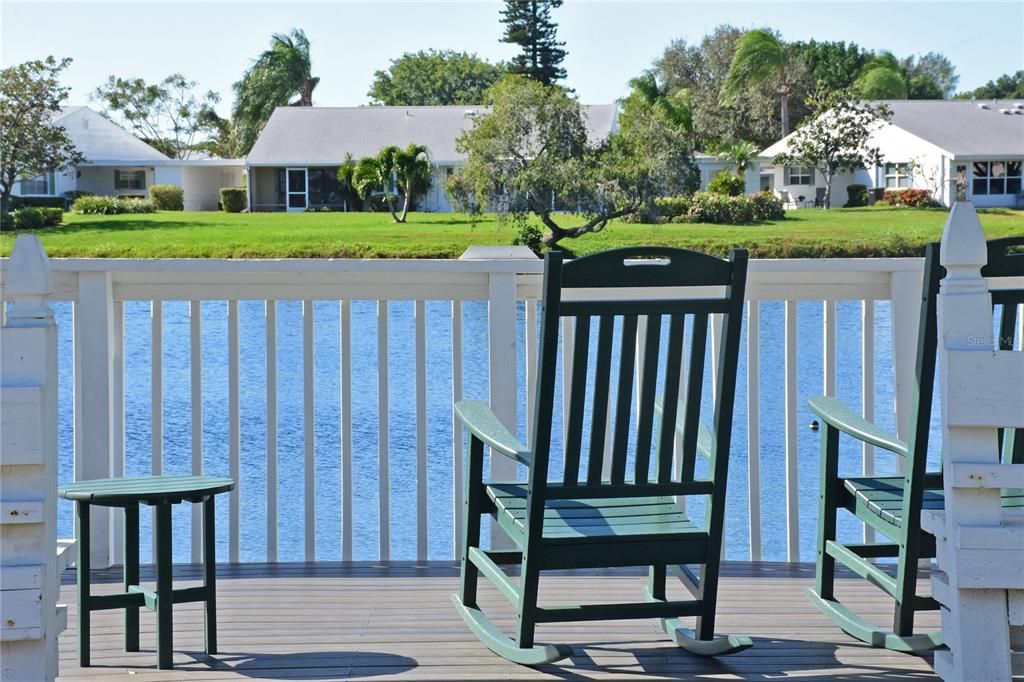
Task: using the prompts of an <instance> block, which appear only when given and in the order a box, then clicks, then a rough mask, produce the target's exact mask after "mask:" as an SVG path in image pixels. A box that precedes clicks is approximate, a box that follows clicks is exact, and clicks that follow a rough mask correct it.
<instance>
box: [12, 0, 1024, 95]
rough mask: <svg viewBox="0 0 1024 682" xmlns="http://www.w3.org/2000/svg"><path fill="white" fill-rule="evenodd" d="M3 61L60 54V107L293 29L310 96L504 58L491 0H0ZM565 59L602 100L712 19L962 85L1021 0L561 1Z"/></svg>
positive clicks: (1005, 31)
mask: <svg viewBox="0 0 1024 682" xmlns="http://www.w3.org/2000/svg"><path fill="white" fill-rule="evenodd" d="M0 2H2V4H0V24H2V28H0V60H2V62H3V64H4V65H5V66H6V65H9V64H12V63H17V62H21V61H25V60H28V59H35V58H40V57H45V56H46V55H48V54H53V55H55V56H68V57H72V58H73V59H74V64H73V65H72V66H71V67H70V68H69V70H68V71H67V72H66V77H65V83H66V84H67V85H69V86H71V88H72V90H71V98H70V103H71V104H88V103H89V96H90V93H91V92H92V90H93V89H95V87H96V86H97V85H99V84H100V83H102V82H103V81H104V80H106V77H107V76H108V75H110V74H117V75H119V76H132V77H136V76H137V77H142V78H145V79H147V80H151V81H155V80H159V79H161V78H163V77H164V76H166V75H168V74H170V73H174V72H181V73H183V74H185V75H186V76H187V77H189V78H191V79H194V80H197V81H199V83H200V85H201V87H202V88H203V89H204V90H205V89H213V90H216V91H219V92H220V93H221V95H222V97H223V101H222V103H221V105H220V107H219V109H220V110H221V112H222V113H226V112H227V111H228V109H229V107H230V103H231V84H232V83H233V82H234V81H236V80H238V78H239V76H240V75H241V74H242V72H243V71H244V70H245V69H246V67H247V66H248V64H249V63H250V60H251V59H252V58H254V57H255V56H256V55H258V54H259V53H260V52H261V51H262V50H263V49H265V48H266V46H267V43H268V41H269V38H270V35H271V34H272V33H274V32H283V31H287V30H289V29H291V28H292V27H298V28H302V29H304V30H305V31H306V34H307V35H308V36H309V38H310V41H311V42H312V46H313V47H312V52H313V62H314V73H315V74H316V75H318V76H320V79H321V80H320V85H319V86H318V87H317V89H316V92H315V93H314V99H315V102H316V104H317V105H322V106H353V105H359V104H365V103H367V101H368V100H367V96H366V91H367V90H368V88H369V85H370V82H371V80H372V77H373V72H374V71H375V70H377V69H383V68H386V67H387V66H388V64H389V61H390V60H391V59H392V58H395V57H398V56H399V55H401V54H402V53H403V52H405V51H414V50H418V49H426V48H438V49H447V48H450V49H456V50H466V51H469V52H475V53H477V54H478V55H480V56H482V57H486V58H488V59H492V60H498V59H508V58H509V57H511V56H512V55H513V54H514V53H515V48H514V47H513V46H511V45H506V44H504V43H501V42H499V38H500V35H501V31H502V25H501V24H500V23H499V22H498V11H499V9H500V7H501V6H502V3H500V2H462V3H441V2H423V1H421V2H404V3H398V2H375V3H368V2H363V3H349V2H312V3H299V2H293V3H285V2H273V3H271V2H266V3H260V2H225V3H207V2H177V3H156V2H149V1H147V0H133V1H132V2H112V3H95V2H64V3H56V2H45V1H42V2H41V1H36V2H9V1H7V0H0ZM554 16H555V19H556V20H557V21H558V24H559V36H560V38H561V39H562V40H564V41H565V43H566V48H567V49H568V51H569V56H568V58H567V59H566V62H565V67H566V69H567V70H568V73H569V77H568V82H567V84H568V85H569V86H570V87H572V88H574V89H575V90H576V92H577V93H578V94H579V96H580V99H581V100H582V101H583V102H586V103H601V102H610V101H612V100H614V99H616V98H618V97H620V96H621V95H623V94H624V91H625V89H626V82H627V81H628V80H629V79H630V78H632V77H633V76H635V75H636V74H638V73H639V72H640V71H642V70H643V69H645V68H647V67H649V66H650V64H651V62H652V61H653V60H654V59H655V58H656V57H657V56H658V55H660V54H661V52H662V51H663V50H664V48H665V46H666V45H667V44H668V43H669V42H670V41H672V40H673V39H676V38H683V39H686V40H687V41H691V42H693V41H699V40H700V38H701V37H702V36H703V35H704V34H706V33H707V32H709V31H710V30H711V29H713V28H714V27H715V26H717V25H718V24H722V23H731V24H735V25H737V26H741V27H757V26H766V25H767V26H771V27H773V28H775V29H778V30H779V31H781V33H782V35H783V37H784V38H785V39H786V40H806V39H810V38H814V39H817V40H846V41H853V42H856V43H858V44H860V45H861V46H863V47H867V48H871V49H874V50H890V51H892V52H894V53H895V54H896V55H897V56H901V57H902V56H904V55H908V54H923V53H926V52H929V51H939V52H942V53H944V54H945V55H946V56H947V57H949V58H950V59H951V60H952V61H953V63H954V64H955V65H956V67H957V70H958V72H959V74H960V85H959V89H961V90H966V89H973V88H975V87H977V86H979V85H981V84H983V83H985V82H986V81H988V80H991V79H993V78H996V77H997V76H999V75H1000V74H1003V73H1008V72H1014V71H1016V70H1018V69H1022V68H1024V3H1022V2H1020V1H1019V0H1016V1H1010V2H985V3H983V2H931V3H913V2H888V3H881V2H863V1H862V2H850V1H848V0H847V1H843V2H823V1H819V2H809V3H797V2H744V3H739V2H735V3H734V2H713V3H712V2H659V3H653V2H632V1H628V0H626V1H624V0H619V1H618V2H608V1H597V0H589V1H584V0H567V1H566V2H565V4H564V5H563V6H562V7H561V8H560V9H558V10H556V11H555V13H554Z"/></svg>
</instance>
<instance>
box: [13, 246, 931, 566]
mask: <svg viewBox="0 0 1024 682" xmlns="http://www.w3.org/2000/svg"><path fill="white" fill-rule="evenodd" d="M4 263H6V261H4ZM51 263H52V269H53V280H54V287H55V294H54V296H53V299H52V300H55V301H71V302H73V317H74V396H75V399H74V416H75V418H74V424H75V426H74V453H75V465H74V472H75V474H74V475H75V477H76V478H77V479H82V478H100V477H107V476H112V475H113V476H118V475H123V474H124V473H125V471H126V468H125V452H126V445H125V443H126V439H125V407H126V400H125V395H126V392H125V379H126V377H125V371H124V368H125V343H126V338H125V304H126V302H130V301H148V302H150V305H151V310H152V315H151V329H150V334H151V351H150V352H151V373H152V374H151V378H150V382H151V384H150V405H151V415H150V419H151V446H152V458H151V470H152V472H153V473H155V474H158V473H160V472H161V466H162V464H161V463H162V461H163V457H162V447H163V443H164V425H165V416H166V415H165V406H164V403H163V388H162V382H163V379H164V367H163V358H164V340H165V336H166V334H165V330H164V326H163V322H164V312H163V311H164V303H165V302H167V301H189V302H190V303H189V309H190V313H191V314H190V316H189V333H188V337H189V342H190V351H189V353H190V359H191V365H190V370H189V371H190V373H191V376H190V382H191V383H190V386H191V388H190V390H191V393H190V410H191V415H190V417H191V420H192V421H191V423H192V424H202V423H203V392H204V386H203V379H204V377H203V371H202V350H203V344H204V334H203V328H202V316H201V315H200V310H201V302H203V301H226V302H227V304H226V308H227V358H226V361H227V362H226V364H227V386H226V387H225V389H226V390H225V391H224V393H225V395H226V397H227V403H228V409H227V419H228V425H227V434H228V438H227V440H228V443H227V450H228V461H229V473H230V475H231V476H232V477H233V478H235V479H236V481H240V474H241V457H240V453H241V443H242V442H243V440H242V438H243V435H244V434H243V432H242V428H243V427H242V421H241V418H240V413H241V408H242V404H241V392H240V351H239V348H240V341H239V301H243V300H247V301H248V300H257V301H262V302H264V309H265V339H264V341H263V343H265V348H266V350H267V352H266V358H265V365H266V366H265V372H266V377H268V378H269V380H267V381H266V387H265V390H266V414H265V415H264V417H265V424H266V426H265V430H266V434H265V443H266V445H265V454H266V460H265V467H266V490H267V498H266V501H265V505H266V518H265V519H251V518H249V517H248V516H246V517H245V518H244V523H245V524H246V525H248V524H263V523H265V536H266V538H267V549H266V556H265V558H266V560H267V561H277V560H278V552H277V546H278V539H279V538H278V526H279V523H280V522H281V518H279V514H280V513H279V510H280V505H279V499H278V492H277V490H278V481H279V476H278V475H279V471H278V464H279V462H278V459H279V458H278V452H279V448H280V446H281V442H282V438H286V437H289V436H288V435H287V434H281V433H279V432H278V430H277V424H278V416H279V415H278V412H277V406H278V402H279V400H287V401H294V404H298V403H301V405H302V423H303V429H302V441H303V449H302V452H303V458H302V460H303V468H304V476H303V480H304V493H303V494H304V505H303V509H304V518H303V519H302V527H303V529H304V533H305V536H304V556H305V559H306V560H308V561H313V560H316V559H317V556H318V553H317V534H316V531H317V528H316V517H317V514H318V513H320V514H322V513H325V510H318V509H317V508H316V504H317V496H316V494H315V493H314V492H313V491H315V490H316V486H317V480H316V462H315V450H314V446H315V430H314V426H315V422H314V417H315V406H316V404H317V400H318V396H317V395H316V392H315V391H314V376H315V373H316V365H315V364H314V358H315V357H316V354H317V349H316V348H315V344H314V340H315V337H314V319H313V317H314V305H313V302H314V301H337V302H338V330H337V333H338V334H339V342H338V343H339V357H338V358H336V359H332V360H331V362H336V363H337V365H335V366H336V367H338V372H339V376H340V395H339V396H338V406H339V413H338V415H337V419H338V424H339V432H340V436H339V438H340V451H339V452H338V455H337V456H338V460H339V463H340V466H339V469H340V478H341V490H340V493H339V497H340V504H341V510H340V515H341V523H342V529H341V533H342V538H341V543H340V544H341V551H340V554H341V558H342V559H343V560H349V559H352V558H353V548H354V546H355V540H356V538H355V535H354V533H355V532H356V530H355V528H354V524H353V499H354V496H355V495H357V494H358V493H359V485H360V484H359V482H358V481H354V479H353V447H354V444H353V439H352V407H353V396H352V391H353V363H354V362H356V363H358V362H361V361H362V358H353V347H352V339H353V338H354V337H353V335H354V334H355V335H358V334H359V332H360V331H361V330H360V329H359V328H358V326H357V325H354V324H353V314H352V312H353V301H366V300H369V301H376V302H377V319H376V330H375V333H376V334H377V336H376V338H377V344H378V347H377V353H378V357H380V358H386V357H389V353H390V351H389V334H388V324H389V319H388V302H389V301H393V300H401V301H414V304H413V306H414V313H415V323H414V337H415V338H414V339H413V340H412V346H413V348H414V349H415V352H414V365H413V366H414V372H415V378H414V382H413V384H414V386H415V389H414V394H415V395H414V404H415V415H416V428H415V436H414V438H415V441H416V448H415V453H416V467H415V470H416V477H417V488H416V502H415V508H416V524H415V528H416V557H417V558H418V559H419V560H425V559H427V558H428V529H429V528H430V526H431V524H433V523H436V522H439V520H437V519H431V518H428V488H427V485H426V484H425V481H426V480H427V468H428V467H427V465H428V448H427V439H428V419H429V417H428V411H427V387H428V371H427V369H428V363H430V362H431V359H432V358H433V357H435V356H434V355H433V354H432V353H431V352H430V349H429V348H428V347H427V329H426V322H425V317H426V302H427V301H438V300H440V301H448V302H450V306H451V310H452V315H451V328H450V339H451V348H452V349H453V350H452V352H451V356H450V358H444V361H445V362H446V363H449V362H450V373H451V380H452V381H451V386H452V389H451V394H452V395H451V398H452V400H458V399H460V398H461V397H462V391H463V388H462V387H463V379H464V365H463V352H462V349H463V347H464V344H467V345H471V344H483V343H487V347H488V358H489V360H488V371H489V399H490V402H491V404H492V406H493V407H494V409H495V410H496V412H497V413H498V414H499V416H500V417H501V418H502V419H503V420H505V421H506V423H509V424H516V423H517V415H518V414H519V412H520V410H526V411H527V412H526V419H527V421H528V422H530V421H532V418H533V415H532V414H530V413H529V410H530V409H531V408H532V402H531V401H529V400H527V401H526V402H525V404H521V403H522V401H521V399H520V396H521V395H523V393H522V392H521V391H520V387H519V386H518V385H517V381H518V376H517V363H516V362H514V361H512V358H517V357H525V361H524V362H525V371H524V373H523V374H524V376H525V379H526V383H527V386H526V387H525V388H526V392H525V395H532V384H533V382H534V381H535V378H536V376H537V371H536V369H537V368H536V359H535V358H536V334H525V333H522V328H521V327H519V326H518V325H520V324H523V323H525V325H526V328H527V329H534V330H535V329H536V328H537V327H536V324H537V321H538V316H537V306H536V304H535V303H536V300H537V298H538V296H539V293H540V281H541V274H542V263H541V261H539V260H537V259H534V258H527V259H518V258H511V259H482V260H281V261H230V260H103V259H95V260H93V259H90V260H78V259H68V260H63V259H54V260H52V261H51ZM921 268H922V262H921V260H920V259H913V258H910V259H823V260H771V261H757V260H755V261H752V262H751V264H750V270H749V281H748V285H747V292H748V299H749V302H748V307H747V313H748V319H747V320H746V326H747V330H748V332H749V331H750V330H753V329H757V330H760V329H761V325H762V323H763V319H762V318H763V317H764V311H763V310H762V303H763V302H765V301H783V302H785V305H784V316H785V319H784V336H783V338H784V346H783V347H782V348H778V347H774V346H773V347H771V348H767V347H762V345H761V344H760V339H759V336H760V334H759V333H748V334H747V345H746V355H747V357H746V364H747V368H748V371H747V386H746V393H747V396H746V398H747V401H746V408H747V409H746V420H747V423H746V427H747V433H748V440H747V442H746V443H744V442H738V443H736V444H735V449H737V450H741V449H743V448H746V449H747V451H748V453H749V456H748V468H747V471H746V472H744V473H745V476H746V478H747V482H748V484H749V495H748V500H747V502H748V513H747V518H748V519H749V530H748V533H747V539H748V541H749V558H750V559H752V560H759V559H761V558H762V556H763V547H764V544H765V538H764V532H763V523H762V515H761V510H762V504H763V502H764V501H765V500H766V499H770V500H772V501H774V500H776V499H778V498H780V497H783V496H784V497H785V500H786V503H785V514H786V524H785V529H786V530H785V535H786V556H787V557H788V559H789V560H790V561H796V560H799V558H800V556H801V547H800V519H799V513H798V510H799V506H798V501H799V489H798V475H797V474H798V453H797V441H798V438H797V435H798V430H799V429H802V428H805V427H806V425H805V424H801V423H798V407H799V405H798V393H797V385H798V380H797V377H798V366H799V365H798V358H799V352H798V349H799V348H800V346H801V345H802V344H806V343H808V340H807V339H804V338H801V335H800V334H798V326H797V310H798V303H799V302H806V301H816V302H821V304H822V307H823V310H822V320H823V328H822V337H821V338H823V339H824V348H823V350H822V358H823V363H822V365H823V376H822V379H821V380H822V384H821V387H822V389H821V390H822V391H824V392H828V393H834V392H835V390H836V377H837V367H838V364H837V314H836V311H837V308H836V302H837V301H859V302H861V303H860V305H861V325H860V326H861V330H860V333H861V343H860V345H861V349H862V362H861V380H860V384H861V392H862V395H863V396H864V397H863V404H862V406H861V408H862V410H863V413H864V415H865V416H866V417H868V418H873V417H875V411H876V407H877V406H876V405H875V395H876V391H875V388H876V387H875V373H876V367H875V362H874V358H875V350H876V349H875V338H876V328H875V319H876V305H875V304H876V302H879V301H883V302H889V311H890V313H889V319H891V320H892V349H893V352H892V355H891V358H887V359H885V360H884V361H885V362H890V361H891V363H892V376H893V377H894V380H895V387H894V391H893V395H894V397H895V412H896V415H895V417H896V418H895V423H897V424H898V425H899V431H900V432H901V435H903V434H902V432H903V431H904V429H905V428H906V427H905V425H906V424H907V423H908V419H909V411H910V409H911V402H912V398H913V395H912V393H913V392H912V387H911V380H912V377H913V369H914V358H915V348H916V334H917V313H918V307H919V301H920V292H921ZM5 269H6V268H2V269H0V271H2V270H5ZM2 276H3V275H2V272H0V279H2ZM284 300H290V301H301V302H302V313H303V314H302V324H301V338H302V348H303V359H302V368H303V369H302V377H303V379H302V386H303V390H302V394H301V396H300V395H286V396H282V395H279V393H278V380H277V379H278V376H279V373H280V371H281V370H280V369H279V367H278V362H277V361H278V352H277V350H278V340H279V339H278V336H279V329H278V328H279V319H278V316H277V306H278V302H279V301H284ZM469 301H487V302H488V310H489V313H488V322H487V324H488V339H487V340H484V339H483V338H479V337H475V336H474V337H469V336H467V335H466V334H465V333H464V329H463V315H462V309H463V304H464V303H465V302H469ZM523 301H526V302H527V304H526V305H525V308H520V302H523ZM773 309H774V308H773ZM520 310H522V311H523V312H522V314H521V315H520V312H519V311H520ZM567 331H570V332H571V330H567ZM520 337H521V338H524V339H525V349H517V338H520ZM445 346H446V347H447V344H445ZM517 353H522V355H517ZM779 354H781V356H782V358H783V364H784V375H785V389H784V396H785V404H784V409H782V410H781V411H780V414H782V415H784V420H785V427H784V429H783V434H784V437H783V439H782V442H762V438H761V433H762V429H761V424H760V421H759V420H760V415H761V411H762V406H761V398H760V396H761V394H762V393H763V392H764V391H763V388H764V387H762V386H761V385H760V377H761V371H760V369H761V367H762V366H763V363H764V361H765V359H766V358H769V359H773V360H774V359H777V356H778V355H779ZM567 359H568V358H567ZM844 362H845V360H844ZM375 369H376V373H377V381H378V385H379V389H380V390H379V392H378V396H377V401H378V428H377V431H378V433H377V435H378V443H377V449H378V453H377V464H378V471H377V482H378V491H377V494H378V504H379V509H378V519H379V521H378V529H377V535H378V544H379V552H378V554H379V558H380V559H381V560H382V561H387V560H389V559H390V558H391V557H390V547H391V538H390V531H391V529H390V523H389V520H390V517H391V511H390V503H391V490H390V486H389V479H390V472H389V460H390V458H389V456H388V453H389V448H390V447H391V444H390V443H389V439H390V440H393V439H394V434H393V433H391V429H390V426H389V404H390V402H389V389H390V386H391V382H390V381H389V375H388V363H387V362H377V363H376V368H375ZM356 390H360V387H356ZM815 392H817V391H815ZM886 409H888V406H887V407H886ZM434 426H435V428H436V424H434ZM443 428H444V429H446V430H448V429H450V430H451V432H452V433H453V434H454V437H453V438H452V452H451V453H450V458H451V465H452V471H451V480H452V484H453V491H452V499H453V505H452V508H451V516H450V520H449V519H446V520H444V522H445V523H446V524H447V523H450V524H451V525H450V528H451V529H452V531H453V535H454V537H455V538H456V539H455V540H454V543H453V545H454V547H455V548H456V552H457V548H458V539H457V538H458V532H459V527H460V525H461V522H462V519H461V514H462V485H463V481H462V469H463V451H462V449H463V445H462V443H463V439H462V437H461V433H460V432H459V431H458V430H457V427H456V425H455V423H454V421H452V420H451V417H450V416H448V417H446V421H445V424H444V425H443ZM170 435H171V437H172V438H178V437H180V438H189V439H190V442H191V466H192V471H193V472H195V473H199V472H200V471H202V469H203V430H202V429H201V428H192V430H191V434H190V436H184V435H182V434H178V433H173V434H170ZM765 452H770V453H773V456H774V453H784V458H785V472H786V476H785V486H784V490H775V489H772V490H766V489H765V488H764V484H763V483H762V480H763V477H762V475H761V465H762V463H763V461H764V458H763V456H762V453H765ZM430 456H431V457H432V458H434V457H437V453H434V452H431V453H430ZM446 456H447V455H446ZM807 456H808V455H807V454H805V455H804V457H807ZM810 456H812V457H815V458H816V457H817V453H816V449H815V451H814V453H813V454H811V455H810ZM497 459H502V458H497ZM432 461H436V460H432ZM815 461H816V459H815ZM508 466H509V463H507V462H504V461H495V462H492V467H493V468H492V473H494V474H497V475H503V474H509V473H510V470H509V469H508V468H507V467H508ZM863 467H864V469H865V470H866V471H867V472H871V471H872V470H873V467H874V457H873V452H872V450H871V448H870V447H868V446H865V448H864V450H863ZM734 473H735V471H734ZM240 488H241V486H238V487H236V489H235V491H234V492H233V493H232V494H231V498H230V504H229V513H228V518H229V542H228V555H227V556H226V557H224V558H227V559H229V560H230V561H239V560H240V558H241V546H242V530H241V529H242V524H243V514H244V513H245V510H243V509H242V508H241V505H240V499H241V497H240V495H241V491H240ZM96 512H102V510H101V509H97V510H96ZM332 513H333V512H332ZM94 517H95V519H94V523H97V526H98V527H97V528H96V529H95V530H94V536H93V537H94V542H93V548H94V550H95V552H96V555H95V556H94V561H95V562H96V565H105V564H107V563H110V562H115V563H116V562H117V561H118V559H119V556H120V546H121V542H120V524H116V523H111V521H112V519H110V518H109V517H107V518H106V519H104V517H103V515H102V513H97V514H94ZM192 522H193V528H196V525H197V524H198V523H199V514H198V513H196V514H194V515H193V519H192ZM193 535H194V537H193V543H192V546H191V556H192V559H193V560H194V561H195V560H198V559H199V556H200V546H199V544H198V540H199V534H198V533H194V534H193ZM805 549H809V548H805ZM434 558H436V557H434Z"/></svg>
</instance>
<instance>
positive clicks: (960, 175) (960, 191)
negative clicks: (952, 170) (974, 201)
mask: <svg viewBox="0 0 1024 682" xmlns="http://www.w3.org/2000/svg"><path fill="white" fill-rule="evenodd" d="M956 200H957V201H967V166H962V165H961V166H957V167H956Z"/></svg>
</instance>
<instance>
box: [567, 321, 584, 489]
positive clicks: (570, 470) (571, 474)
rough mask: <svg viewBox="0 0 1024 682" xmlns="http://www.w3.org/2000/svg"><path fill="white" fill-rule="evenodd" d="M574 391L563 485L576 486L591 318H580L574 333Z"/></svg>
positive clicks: (570, 404)
mask: <svg viewBox="0 0 1024 682" xmlns="http://www.w3.org/2000/svg"><path fill="white" fill-rule="evenodd" d="M573 338H574V340H573V345H574V348H573V354H572V366H573V372H572V381H571V384H572V387H571V389H570V395H571V396H572V397H573V400H572V401H571V402H570V403H569V416H568V419H569V424H568V427H567V428H566V434H565V472H564V474H563V476H562V482H563V483H564V484H565V485H576V483H577V482H578V481H579V473H580V452H581V451H582V449H583V411H584V408H585V407H586V401H585V400H584V399H585V397H586V393H587V359H588V357H589V355H590V316H589V315H582V316H580V317H577V318H576V323H575V327H574V331H573Z"/></svg>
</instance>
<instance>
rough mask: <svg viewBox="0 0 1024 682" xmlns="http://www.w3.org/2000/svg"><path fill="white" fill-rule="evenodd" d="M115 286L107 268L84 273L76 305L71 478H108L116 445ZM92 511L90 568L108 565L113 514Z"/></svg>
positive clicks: (102, 508) (81, 275) (78, 479)
mask: <svg viewBox="0 0 1024 682" xmlns="http://www.w3.org/2000/svg"><path fill="white" fill-rule="evenodd" d="M113 292H114V287H113V276H112V274H111V273H110V272H109V271H103V272H82V273H80V274H79V276H78V302H77V303H76V304H75V480H76V481H81V480H88V479H95V478H109V477H110V476H111V475H112V461H111V460H112V454H111V453H112V452H113V445H114V409H113V407H114V406H113V397H114V385H113V379H114V293H113ZM109 512H110V510H109V509H108V508H106V507H96V508H95V509H94V510H93V511H92V514H91V517H92V528H91V531H90V532H91V533H92V535H91V538H92V547H91V551H90V558H91V560H92V566H94V567H96V568H103V567H106V566H110V565H111V533H110V523H111V514H110V513H109Z"/></svg>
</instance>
